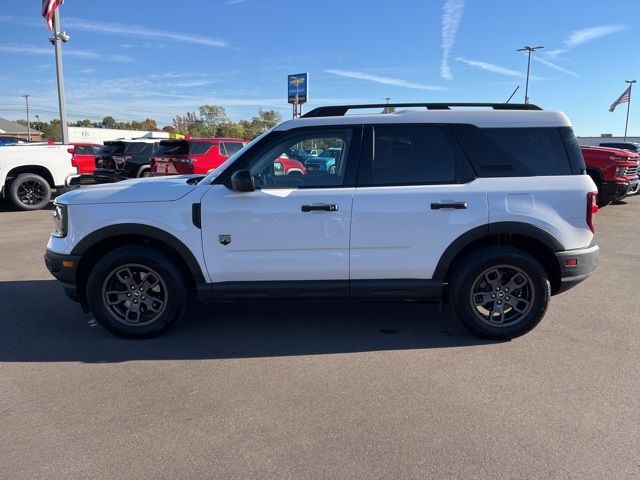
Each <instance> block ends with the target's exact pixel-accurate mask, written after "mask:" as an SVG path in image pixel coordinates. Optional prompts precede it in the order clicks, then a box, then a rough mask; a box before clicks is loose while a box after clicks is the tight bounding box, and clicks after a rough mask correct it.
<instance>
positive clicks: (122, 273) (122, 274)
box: [116, 268, 137, 290]
mask: <svg viewBox="0 0 640 480" xmlns="http://www.w3.org/2000/svg"><path fill="white" fill-rule="evenodd" d="M116 277H118V280H120V281H121V282H122V283H124V284H125V285H126V286H127V288H129V289H130V290H133V289H134V288H136V287H137V284H136V282H135V281H134V280H133V273H132V272H131V269H130V268H123V269H121V270H118V272H117V273H116Z"/></svg>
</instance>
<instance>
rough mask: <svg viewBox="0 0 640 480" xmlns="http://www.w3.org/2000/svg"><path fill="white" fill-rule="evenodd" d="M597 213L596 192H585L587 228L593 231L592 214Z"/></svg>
mask: <svg viewBox="0 0 640 480" xmlns="http://www.w3.org/2000/svg"><path fill="white" fill-rule="evenodd" d="M596 213H598V192H589V193H587V225H588V226H589V229H590V230H591V231H592V232H593V233H595V231H596V229H595V227H594V226H593V216H594V215H595V214H596Z"/></svg>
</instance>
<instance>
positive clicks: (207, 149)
mask: <svg viewBox="0 0 640 480" xmlns="http://www.w3.org/2000/svg"><path fill="white" fill-rule="evenodd" d="M246 143H247V142H246V140H242V139H239V138H190V139H185V140H162V141H161V142H160V145H159V147H158V150H157V151H156V153H155V154H154V157H153V159H152V160H151V172H152V174H153V175H181V174H188V173H198V174H206V173H207V172H209V171H210V170H212V169H214V168H218V167H219V166H220V165H221V164H222V163H223V162H224V161H225V160H226V159H227V158H229V157H230V156H231V155H233V154H234V153H237V152H238V151H240V150H241V149H242V147H244V146H245V145H246Z"/></svg>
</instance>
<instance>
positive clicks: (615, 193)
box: [598, 182, 631, 203]
mask: <svg viewBox="0 0 640 480" xmlns="http://www.w3.org/2000/svg"><path fill="white" fill-rule="evenodd" d="M630 188H631V184H630V183H629V182H602V183H601V184H600V191H599V192H598V199H599V200H600V201H601V202H604V203H609V202H613V201H615V200H618V199H620V198H622V197H624V196H625V195H626V194H627V192H628V191H629V189H630Z"/></svg>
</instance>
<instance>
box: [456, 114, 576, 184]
mask: <svg viewBox="0 0 640 480" xmlns="http://www.w3.org/2000/svg"><path fill="white" fill-rule="evenodd" d="M451 128H452V130H453V131H454V133H455V135H456V137H458V140H459V141H460V143H461V145H462V147H463V149H464V151H465V153H466V154H467V156H468V157H469V159H470V160H471V161H472V163H473V164H474V166H475V169H476V171H477V173H478V176H479V177H532V176H557V175H572V174H574V173H575V174H578V173H582V172H581V171H574V170H575V169H580V168H581V167H580V165H582V169H584V160H581V159H582V155H581V154H580V152H579V147H577V142H576V143H575V145H570V144H568V145H566V146H565V140H564V139H563V133H562V132H561V129H560V128H557V127H540V128H538V127H533V128H529V127H527V128H478V127H475V126H473V125H452V126H451ZM569 130H571V129H569ZM564 135H565V137H567V141H570V140H571V139H573V141H575V137H574V136H573V132H565V134H564ZM576 148H578V151H577V152H576V150H575V149H576ZM568 151H570V152H571V155H572V157H573V162H575V163H576V166H575V167H574V166H572V161H570V159H569V153H568ZM578 155H579V158H578Z"/></svg>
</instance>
